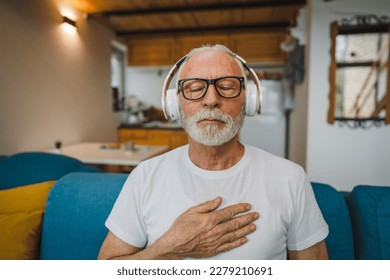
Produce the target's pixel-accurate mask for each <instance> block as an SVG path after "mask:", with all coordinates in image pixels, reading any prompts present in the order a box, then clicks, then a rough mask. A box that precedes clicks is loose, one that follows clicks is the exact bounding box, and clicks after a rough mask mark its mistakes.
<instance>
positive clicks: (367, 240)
mask: <svg viewBox="0 0 390 280" xmlns="http://www.w3.org/2000/svg"><path fill="white" fill-rule="evenodd" d="M349 205H350V210H351V216H352V217H351V218H352V226H353V229H354V239H355V247H356V257H357V258H358V259H363V260H378V259H386V260H389V259H390V207H389V206H390V187H380V186H366V185H359V186H356V187H355V188H354V189H353V190H352V192H351V195H350V197H349Z"/></svg>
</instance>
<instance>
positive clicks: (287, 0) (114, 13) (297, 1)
mask: <svg viewBox="0 0 390 280" xmlns="http://www.w3.org/2000/svg"><path fill="white" fill-rule="evenodd" d="M305 4H306V0H280V1H275V0H268V1H261V2H259V1H256V2H247V3H224V4H211V5H204V4H203V5H188V6H176V7H159V8H150V9H121V10H111V11H103V12H97V13H90V14H88V17H91V18H107V17H129V16H138V15H156V14H167V13H168V14H169V13H184V12H192V13H193V12H204V11H220V10H233V9H253V8H271V7H279V6H284V7H285V6H296V5H305Z"/></svg>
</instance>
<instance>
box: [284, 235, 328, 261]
mask: <svg viewBox="0 0 390 280" xmlns="http://www.w3.org/2000/svg"><path fill="white" fill-rule="evenodd" d="M288 257H289V259H290V260H327V259H328V251H327V249H326V245H325V241H324V240H322V241H320V242H318V243H317V244H314V245H313V246H311V247H309V248H307V249H305V250H302V251H288Z"/></svg>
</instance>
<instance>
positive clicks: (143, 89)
mask: <svg viewBox="0 0 390 280" xmlns="http://www.w3.org/2000/svg"><path fill="white" fill-rule="evenodd" d="M170 68H171V67H170V66H161V67H127V69H126V79H125V82H126V86H125V94H126V95H135V96H137V97H138V98H139V100H141V101H142V102H144V103H146V104H147V105H151V106H154V107H156V108H160V109H161V90H162V86H163V84H164V80H165V78H166V76H167V75H168V72H169V70H170ZM173 86H174V81H172V83H171V87H173Z"/></svg>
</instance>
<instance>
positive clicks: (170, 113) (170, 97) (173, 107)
mask: <svg viewBox="0 0 390 280" xmlns="http://www.w3.org/2000/svg"><path fill="white" fill-rule="evenodd" d="M165 111H166V116H167V117H168V119H170V120H172V121H176V120H178V119H180V110H179V100H178V95H177V90H176V89H175V88H173V89H168V90H167V93H166V96H165Z"/></svg>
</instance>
